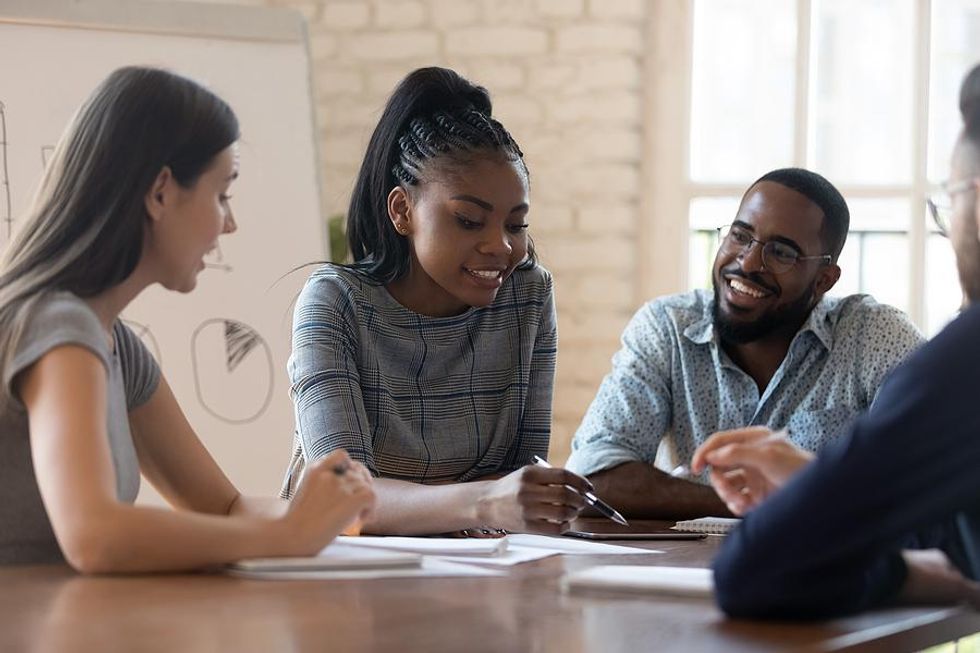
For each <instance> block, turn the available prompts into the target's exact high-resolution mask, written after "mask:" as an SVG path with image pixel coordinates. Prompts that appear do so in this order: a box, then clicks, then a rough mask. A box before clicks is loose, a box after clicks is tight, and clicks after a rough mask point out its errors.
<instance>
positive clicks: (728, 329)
mask: <svg viewBox="0 0 980 653" xmlns="http://www.w3.org/2000/svg"><path fill="white" fill-rule="evenodd" d="M712 286H713V288H714V291H715V303H714V305H713V306H712V307H711V316H712V319H713V320H714V324H715V331H716V332H717V333H718V338H719V339H720V340H721V341H722V342H723V343H727V344H731V345H744V344H747V343H750V342H755V341H757V340H762V339H763V338H765V337H766V336H769V335H772V334H773V333H774V332H775V331H778V330H779V329H782V328H784V327H787V326H796V325H802V324H803V323H804V322H805V321H806V318H807V316H808V315H809V314H810V311H811V310H813V306H814V301H813V298H814V296H815V295H816V290H815V289H814V284H811V285H810V286H809V287H808V288H807V289H806V291H805V292H804V293H803V294H802V295H800V296H799V298H797V299H795V300H794V301H792V302H790V303H789V304H786V305H784V306H780V307H779V308H775V309H772V310H770V311H768V312H767V313H765V314H764V315H763V316H762V317H760V318H759V319H758V320H755V321H754V322H735V321H732V320H729V319H728V318H727V317H726V316H724V315H722V314H721V309H720V308H719V303H720V301H719V300H720V299H721V292H720V291H719V289H718V282H717V281H715V282H714V283H713V284H712ZM797 328H799V327H798V326H797Z"/></svg>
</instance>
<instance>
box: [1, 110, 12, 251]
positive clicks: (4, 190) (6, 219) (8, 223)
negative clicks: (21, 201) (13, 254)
mask: <svg viewBox="0 0 980 653" xmlns="http://www.w3.org/2000/svg"><path fill="white" fill-rule="evenodd" d="M0 195H2V196H0V224H2V225H3V242H4V243H5V244H6V243H8V242H10V234H11V232H12V231H13V225H14V216H13V212H12V209H11V206H12V204H13V203H12V202H11V201H10V173H9V172H8V170H7V113H6V107H5V106H4V104H3V102H0Z"/></svg>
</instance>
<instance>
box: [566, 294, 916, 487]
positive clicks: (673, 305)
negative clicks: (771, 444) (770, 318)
mask: <svg viewBox="0 0 980 653" xmlns="http://www.w3.org/2000/svg"><path fill="white" fill-rule="evenodd" d="M713 302H714V298H713V295H712V293H711V291H708V290H695V291H693V292H689V293H683V294H679V295H671V296H668V297H663V298H660V299H656V300H654V301H651V302H649V303H647V304H646V305H645V306H643V307H642V308H641V309H640V310H639V311H637V313H636V315H634V316H633V319H632V320H631V321H630V323H629V325H628V326H627V327H626V330H625V332H624V333H623V338H622V341H623V347H622V349H620V351H619V352H617V353H616V355H615V356H614V357H613V367H612V372H610V373H609V375H607V376H606V378H605V379H604V380H603V382H602V385H601V386H600V387H599V392H598V394H597V395H596V398H595V400H594V401H593V402H592V405H591V407H590V408H589V410H588V412H587V413H586V415H585V418H584V419H583V421H582V424H581V425H580V426H579V428H578V431H577V432H576V433H575V437H574V439H573V441H572V455H571V457H570V458H569V460H568V468H569V469H571V470H573V471H576V472H578V473H580V474H592V473H594V472H597V471H600V470H603V469H608V468H610V467H613V466H615V465H619V464H622V463H625V462H629V461H635V460H640V461H646V462H649V463H653V462H655V460H657V456H658V453H659V455H660V456H661V458H660V460H659V462H660V464H659V465H658V466H659V467H661V468H667V467H670V466H672V465H675V464H680V463H682V462H683V463H686V462H689V461H690V460H691V456H692V455H693V453H694V450H695V449H696V448H697V447H698V446H699V445H700V444H701V443H703V442H704V441H705V440H706V439H707V438H708V436H710V435H711V434H712V433H714V432H715V431H720V430H727V429H733V428H739V427H743V426H749V425H764V426H768V427H769V428H772V429H780V428H784V427H788V428H789V430H790V437H791V439H792V440H793V441H794V442H796V444H798V445H800V446H802V447H804V448H806V449H809V450H811V451H815V450H817V449H820V448H821V447H823V446H824V445H825V444H827V443H828V442H830V441H831V440H833V439H834V438H836V437H837V436H838V435H840V434H841V433H842V429H843V427H844V425H846V424H847V423H848V422H850V421H851V419H852V418H853V417H854V416H856V415H857V414H859V413H861V412H864V411H866V410H868V408H869V407H870V406H871V403H872V401H874V398H875V395H876V394H877V392H878V387H879V386H880V385H881V382H882V381H883V380H884V378H885V375H886V374H888V372H889V371H890V370H891V369H892V368H893V367H895V366H896V365H898V364H899V363H900V362H901V361H902V360H903V359H905V357H906V356H908V355H909V353H911V352H912V351H913V350H914V349H915V348H916V347H918V346H919V345H920V344H921V343H922V336H921V335H920V334H919V332H918V330H916V328H915V326H914V325H913V324H912V323H911V322H910V321H909V319H908V318H907V317H906V316H905V314H904V313H902V312H901V311H899V310H898V309H896V308H893V307H891V306H887V305H885V304H879V303H878V302H876V301H875V300H874V299H872V298H871V297H869V296H867V295H851V296H848V297H824V298H823V299H822V300H821V301H820V302H819V303H818V304H817V305H816V306H815V307H814V309H813V310H812V311H811V312H810V316H809V317H808V318H807V321H806V322H805V323H804V325H803V327H802V328H801V329H800V331H799V332H798V333H797V334H796V336H795V337H794V338H793V341H792V343H791V344H790V347H789V351H788V352H787V354H786V358H784V359H783V362H782V364H781V365H780V366H779V369H777V370H776V373H775V374H774V375H773V377H772V380H771V381H770V382H769V385H768V386H767V387H766V389H765V391H764V392H762V393H761V395H760V393H759V389H758V386H757V385H756V383H755V381H754V380H753V379H752V377H750V376H749V375H748V374H746V373H745V372H744V371H743V370H742V369H741V368H740V367H738V366H737V365H736V364H735V363H733V362H732V360H731V359H730V358H729V357H728V355H727V354H726V353H725V351H724V350H723V349H722V348H721V347H720V346H719V344H718V336H717V334H716V333H715V329H714V323H713V321H712V304H713ZM661 440H664V444H665V445H666V446H665V447H664V448H663V450H662V451H659V452H658V447H659V446H660V444H661ZM699 480H700V481H702V482H706V478H704V477H703V478H701V479H699Z"/></svg>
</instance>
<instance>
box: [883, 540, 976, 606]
mask: <svg viewBox="0 0 980 653" xmlns="http://www.w3.org/2000/svg"><path fill="white" fill-rule="evenodd" d="M902 557H903V558H904V559H905V565H906V566H907V567H908V576H907V577H906V578H905V584H904V585H902V590H901V591H900V592H899V594H898V600H899V601H901V602H902V603H940V604H943V603H968V604H970V605H971V606H972V607H973V608H974V609H975V610H976V609H980V584H978V583H977V582H976V581H972V580H970V579H968V578H966V577H965V576H964V575H963V574H961V573H960V571H959V570H958V569H957V568H956V567H954V566H953V564H952V563H951V562H950V561H949V558H947V557H946V554H945V553H943V552H942V551H940V550H939V549H925V550H922V551H902Z"/></svg>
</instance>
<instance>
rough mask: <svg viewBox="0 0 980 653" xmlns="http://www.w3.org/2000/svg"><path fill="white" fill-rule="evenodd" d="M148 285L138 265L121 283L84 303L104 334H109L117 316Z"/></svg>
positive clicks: (147, 280) (144, 273)
mask: <svg viewBox="0 0 980 653" xmlns="http://www.w3.org/2000/svg"><path fill="white" fill-rule="evenodd" d="M149 285H150V281H149V279H148V278H147V275H146V272H145V270H143V268H142V263H140V264H137V266H136V269H135V270H133V272H132V274H130V275H129V276H128V277H126V279H125V280H124V281H123V282H122V283H119V284H116V285H115V286H112V287H111V288H108V289H106V290H103V291H102V292H100V293H99V294H98V295H94V296H92V297H89V298H87V299H86V300H85V302H86V303H87V304H88V305H89V307H91V309H92V310H93V311H94V312H95V315H96V316H97V317H98V318H99V322H100V323H101V324H102V328H104V329H105V330H106V333H110V334H111V333H112V324H113V322H115V321H116V319H117V318H118V317H119V314H120V313H122V312H123V310H124V309H125V308H126V306H128V305H129V303H130V302H131V301H133V300H134V299H136V296H137V295H139V294H140V293H141V292H143V290H144V289H145V288H146V287H147V286H149Z"/></svg>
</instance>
